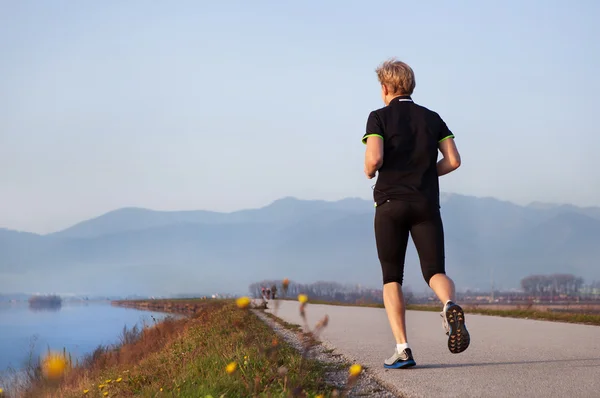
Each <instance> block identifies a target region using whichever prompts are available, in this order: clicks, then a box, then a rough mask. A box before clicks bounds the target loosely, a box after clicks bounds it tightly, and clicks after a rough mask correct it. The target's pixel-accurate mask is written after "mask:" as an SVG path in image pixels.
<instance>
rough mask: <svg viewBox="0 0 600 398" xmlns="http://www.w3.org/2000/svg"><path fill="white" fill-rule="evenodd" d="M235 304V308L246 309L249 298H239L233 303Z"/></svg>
mask: <svg viewBox="0 0 600 398" xmlns="http://www.w3.org/2000/svg"><path fill="white" fill-rule="evenodd" d="M235 303H236V304H237V306H238V307H239V308H248V306H249V305H250V298H249V297H240V298H238V299H237V300H236V301H235Z"/></svg>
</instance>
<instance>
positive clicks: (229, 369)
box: [225, 362, 237, 374]
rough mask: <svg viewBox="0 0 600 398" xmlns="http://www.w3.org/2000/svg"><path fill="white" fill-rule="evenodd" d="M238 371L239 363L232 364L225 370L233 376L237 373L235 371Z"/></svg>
mask: <svg viewBox="0 0 600 398" xmlns="http://www.w3.org/2000/svg"><path fill="white" fill-rule="evenodd" d="M236 369H237V363H235V362H230V363H229V364H228V365H227V367H226V368H225V371H226V372H227V373H229V374H232V373H233V372H235V370H236Z"/></svg>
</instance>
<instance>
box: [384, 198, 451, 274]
mask: <svg viewBox="0 0 600 398" xmlns="http://www.w3.org/2000/svg"><path fill="white" fill-rule="evenodd" d="M409 233H410V235H411V237H412V240H413V242H414V244H415V248H416V249H417V253H418V255H419V260H420V262H421V271H422V273H423V278H424V279H425V282H427V285H429V280H430V279H431V277H432V276H433V275H435V274H445V273H446V270H445V253H444V227H443V224H442V218H441V215H440V211H439V207H438V206H435V207H434V206H432V205H431V204H429V203H427V202H404V201H400V200H392V199H390V200H388V201H385V202H383V203H382V204H380V205H378V206H377V208H376V209H375V241H376V244H377V255H378V257H379V261H380V262H381V270H382V272H383V283H384V284H386V283H390V282H398V283H399V284H400V285H402V281H403V279H404V261H405V257H406V248H407V245H408V234H409Z"/></svg>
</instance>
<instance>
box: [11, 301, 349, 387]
mask: <svg viewBox="0 0 600 398" xmlns="http://www.w3.org/2000/svg"><path fill="white" fill-rule="evenodd" d="M196 304H198V301H196ZM301 308H303V307H302V306H301ZM288 326H290V327H292V325H288ZM304 354H305V352H298V351H296V350H295V349H294V348H293V347H291V346H290V345H288V344H287V343H286V342H285V341H283V340H280V339H279V337H278V336H277V335H276V334H275V332H274V331H273V330H272V329H271V328H270V327H269V326H268V325H266V324H265V323H264V322H263V321H261V320H260V319H259V318H258V317H257V316H256V315H255V314H253V313H252V312H251V311H249V310H248V309H240V308H238V307H237V306H236V303H235V302H234V301H233V300H219V301H212V300H205V301H202V302H200V303H199V309H198V310H197V311H196V312H195V313H194V314H193V315H192V316H190V317H186V318H182V319H174V318H167V319H166V320H164V321H162V322H159V323H156V324H155V325H153V326H149V327H146V328H143V329H135V328H134V329H124V330H123V334H122V337H121V343H120V344H119V346H116V347H98V349H96V350H95V351H94V352H93V353H91V354H90V355H88V356H87V357H86V358H85V359H84V360H83V361H82V362H81V363H80V364H78V365H75V366H74V367H72V368H68V369H67V370H66V371H65V372H64V374H63V376H62V378H61V379H60V380H57V381H55V382H52V381H50V380H48V379H47V378H44V377H42V372H41V368H40V367H39V366H38V367H37V368H35V369H33V371H32V372H30V373H31V375H32V376H31V378H30V380H29V384H28V387H27V388H26V389H25V390H24V391H20V394H19V396H22V397H39V398H43V397H65V398H70V397H82V396H85V397H94V398H96V397H97V398H100V397H117V396H118V397H131V396H136V397H173V396H176V397H194V398H196V397H208V396H212V397H214V398H217V397H290V396H303V397H314V396H317V395H318V394H322V395H323V396H332V395H335V394H336V392H335V390H333V389H332V387H331V386H329V385H328V384H327V383H326V380H325V377H324V375H325V373H326V372H327V371H328V368H327V367H326V365H324V364H322V363H320V362H317V361H314V360H311V359H309V358H308V357H307V356H306V355H304ZM354 381H355V378H352V377H350V378H349V383H348V384H349V385H351V384H352V383H353V382H354ZM338 394H339V393H338Z"/></svg>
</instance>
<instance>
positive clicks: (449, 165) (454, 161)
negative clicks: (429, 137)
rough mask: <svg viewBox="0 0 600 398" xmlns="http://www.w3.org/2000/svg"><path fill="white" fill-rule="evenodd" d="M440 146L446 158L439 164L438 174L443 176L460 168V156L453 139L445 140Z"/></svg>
mask: <svg viewBox="0 0 600 398" xmlns="http://www.w3.org/2000/svg"><path fill="white" fill-rule="evenodd" d="M438 145H439V149H440V152H442V155H443V156H444V157H443V158H442V159H440V161H439V162H438V163H437V173H438V176H443V175H445V174H448V173H451V172H453V171H454V170H456V169H458V168H459V167H460V154H459V153H458V149H457V148H456V143H455V142H454V138H453V137H447V138H445V139H443V140H442V141H440V142H439V144H438Z"/></svg>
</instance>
